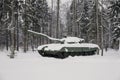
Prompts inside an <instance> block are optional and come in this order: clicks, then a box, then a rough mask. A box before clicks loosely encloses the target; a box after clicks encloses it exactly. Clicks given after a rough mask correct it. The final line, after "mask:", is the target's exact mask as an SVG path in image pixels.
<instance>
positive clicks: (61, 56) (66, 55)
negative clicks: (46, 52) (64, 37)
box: [58, 52, 69, 59]
mask: <svg viewBox="0 0 120 80" xmlns="http://www.w3.org/2000/svg"><path fill="white" fill-rule="evenodd" d="M68 56H69V55H68V54H67V53H64V52H62V53H58V58H61V59H64V58H67V57H68Z"/></svg>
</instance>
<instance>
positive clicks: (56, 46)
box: [38, 43, 100, 51]
mask: <svg viewBox="0 0 120 80" xmlns="http://www.w3.org/2000/svg"><path fill="white" fill-rule="evenodd" d="M45 46H47V47H46V48H45V50H48V51H49V50H51V51H58V50H60V49H62V48H63V47H89V48H98V49H100V48H99V46H98V45H96V44H91V43H80V44H79V43H76V44H47V45H42V46H39V47H38V50H41V49H42V48H43V47H45Z"/></svg>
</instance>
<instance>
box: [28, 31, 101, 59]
mask: <svg viewBox="0 0 120 80" xmlns="http://www.w3.org/2000/svg"><path fill="white" fill-rule="evenodd" d="M29 32H30V33H34V34H37V35H41V36H44V37H47V38H49V39H51V40H54V41H58V42H59V43H52V44H45V45H40V46H38V49H37V50H38V52H39V54H40V55H41V56H43V57H55V58H62V59H64V58H67V57H68V56H80V55H81V56H89V55H95V54H99V49H100V48H99V46H98V45H97V44H93V43H85V42H84V39H82V38H78V37H65V38H62V39H56V38H52V37H49V36H47V35H45V34H42V33H38V32H34V31H31V30H29Z"/></svg>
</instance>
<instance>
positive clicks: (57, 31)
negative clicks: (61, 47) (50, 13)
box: [56, 0, 60, 38]
mask: <svg viewBox="0 0 120 80" xmlns="http://www.w3.org/2000/svg"><path fill="white" fill-rule="evenodd" d="M59 10H60V0H57V27H56V38H58V37H59Z"/></svg>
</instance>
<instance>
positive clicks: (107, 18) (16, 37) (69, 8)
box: [0, 0, 120, 54]
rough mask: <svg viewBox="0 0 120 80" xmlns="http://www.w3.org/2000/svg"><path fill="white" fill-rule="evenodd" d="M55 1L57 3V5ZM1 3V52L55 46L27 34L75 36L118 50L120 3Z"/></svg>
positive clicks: (20, 0)
mask: <svg viewBox="0 0 120 80" xmlns="http://www.w3.org/2000/svg"><path fill="white" fill-rule="evenodd" d="M54 1H56V2H54ZM49 4H51V6H48V2H47V1H46V0H0V50H2V49H6V50H9V49H10V50H11V51H12V53H13V54H14V51H15V50H17V51H19V49H22V50H23V51H24V52H26V51H28V50H29V49H32V50H34V49H35V48H37V46H39V45H42V44H46V43H52V42H53V41H50V40H48V39H47V38H44V37H41V36H36V35H33V34H30V33H28V31H27V30H33V31H37V32H41V33H44V34H47V35H49V36H51V37H55V38H62V37H63V36H66V35H67V36H76V37H80V38H84V39H85V41H86V42H89V43H96V44H98V45H99V46H100V47H101V48H102V49H106V50H107V48H113V49H115V50H118V49H119V44H120V43H119V41H120V0H72V1H69V2H67V3H64V4H61V1H60V0H51V3H49Z"/></svg>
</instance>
